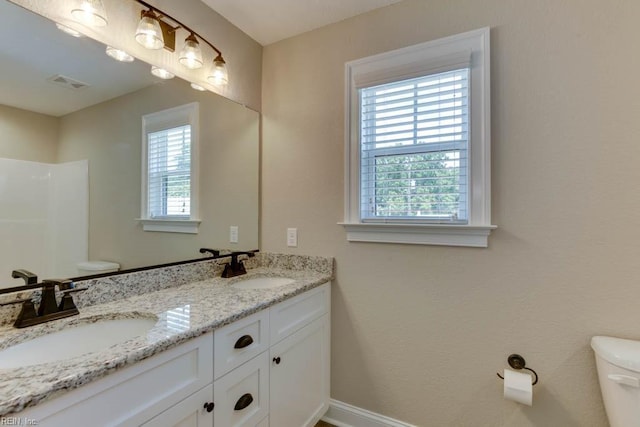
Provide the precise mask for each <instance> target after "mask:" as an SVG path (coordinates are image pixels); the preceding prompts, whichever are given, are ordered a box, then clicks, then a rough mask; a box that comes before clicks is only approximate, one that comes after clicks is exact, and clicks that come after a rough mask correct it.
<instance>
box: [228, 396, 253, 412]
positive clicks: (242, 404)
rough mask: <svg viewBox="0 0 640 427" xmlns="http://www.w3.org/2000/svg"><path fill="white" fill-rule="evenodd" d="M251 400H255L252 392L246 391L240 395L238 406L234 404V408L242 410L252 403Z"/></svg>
mask: <svg viewBox="0 0 640 427" xmlns="http://www.w3.org/2000/svg"><path fill="white" fill-rule="evenodd" d="M251 402H253V396H251V393H245V394H243V395H242V396H241V397H240V399H238V401H237V402H236V406H234V407H233V409H235V410H236V411H242V410H243V409H244V408H246V407H247V406H249V405H251Z"/></svg>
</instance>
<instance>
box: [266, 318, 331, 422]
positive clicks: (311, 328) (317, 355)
mask: <svg viewBox="0 0 640 427" xmlns="http://www.w3.org/2000/svg"><path fill="white" fill-rule="evenodd" d="M329 329H330V326H329V315H328V314H326V315H324V316H322V317H321V318H320V319H318V320H315V321H314V322H312V323H310V324H309V325H307V326H305V327H304V328H302V329H300V330H299V331H297V332H295V333H294V334H292V335H290V336H289V337H288V338H285V339H284V340H282V341H281V342H279V343H278V344H276V345H274V346H272V347H271V369H270V378H269V395H270V411H269V423H270V425H272V426H313V425H314V424H315V423H316V422H317V421H318V420H319V419H320V418H321V417H322V415H323V414H324V413H325V412H326V410H327V409H328V407H329V339H330V335H329V334H330V331H329Z"/></svg>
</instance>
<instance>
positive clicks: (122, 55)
mask: <svg viewBox="0 0 640 427" xmlns="http://www.w3.org/2000/svg"><path fill="white" fill-rule="evenodd" d="M106 54H107V55H109V56H110V57H111V58H113V59H115V60H116V61H120V62H133V59H134V58H133V56H131V55H129V54H128V53H127V52H125V51H124V50H120V49H116V48H115V47H111V46H107V49H106Z"/></svg>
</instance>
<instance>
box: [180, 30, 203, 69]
mask: <svg viewBox="0 0 640 427" xmlns="http://www.w3.org/2000/svg"><path fill="white" fill-rule="evenodd" d="M178 61H180V63H181V64H182V65H184V66H185V67H187V68H189V69H191V70H195V69H198V68H200V67H202V64H203V62H202V51H201V50H200V43H198V39H197V38H196V36H195V34H193V33H191V34H189V37H187V38H186V39H185V40H184V47H183V48H182V50H181V51H180V58H179V59H178Z"/></svg>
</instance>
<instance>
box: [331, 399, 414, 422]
mask: <svg viewBox="0 0 640 427" xmlns="http://www.w3.org/2000/svg"><path fill="white" fill-rule="evenodd" d="M322 421H325V422H328V423H329V424H333V425H334V426H337V427H415V426H414V425H412V424H407V423H403V422H402V421H398V420H394V419H393V418H389V417H385V416H384V415H380V414H376V413H375V412H371V411H367V410H366V409H362V408H358V407H356V406H353V405H349V404H348V403H344V402H340V401H338V400H334V399H331V400H330V401H329V410H328V411H327V413H326V414H324V416H323V417H322Z"/></svg>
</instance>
